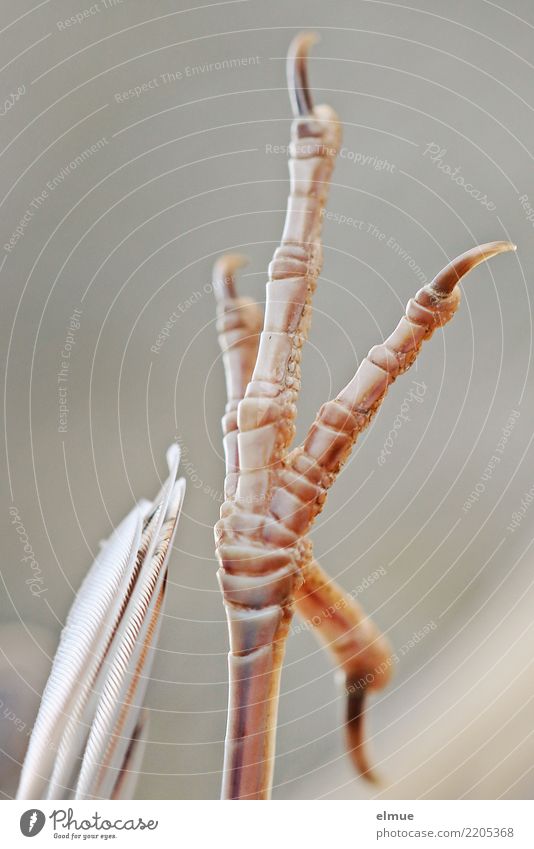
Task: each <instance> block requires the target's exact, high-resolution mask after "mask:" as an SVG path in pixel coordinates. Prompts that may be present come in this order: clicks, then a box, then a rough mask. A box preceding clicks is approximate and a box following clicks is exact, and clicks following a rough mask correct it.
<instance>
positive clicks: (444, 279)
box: [430, 242, 517, 297]
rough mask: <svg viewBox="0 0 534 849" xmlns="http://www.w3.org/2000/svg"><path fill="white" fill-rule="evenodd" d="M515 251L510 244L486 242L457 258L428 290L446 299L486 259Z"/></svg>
mask: <svg viewBox="0 0 534 849" xmlns="http://www.w3.org/2000/svg"><path fill="white" fill-rule="evenodd" d="M515 250H517V248H516V245H513V244H512V242H487V243H486V244H485V245H477V247H476V248H471V250H469V251H465V253H463V254H460V256H457V257H456V259H453V260H452V262H450V263H449V264H448V265H446V266H445V268H444V269H443V270H442V271H440V272H439V274H438V275H437V276H436V277H434V279H433V281H432V283H431V284H430V288H431V289H432V290H433V291H434V292H435V293H436V294H437V295H439V296H440V297H447V295H450V294H451V292H452V291H453V289H454V287H455V286H456V284H457V283H458V282H459V281H460V278H461V277H463V276H464V274H467V273H468V272H469V271H471V270H472V269H473V268H475V267H476V266H477V265H479V264H480V263H481V262H484V261H485V260H487V259H491V257H492V256H496V255H497V254H502V253H506V251H515Z"/></svg>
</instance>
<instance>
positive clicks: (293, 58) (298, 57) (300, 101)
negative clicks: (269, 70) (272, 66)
mask: <svg viewBox="0 0 534 849" xmlns="http://www.w3.org/2000/svg"><path fill="white" fill-rule="evenodd" d="M318 41H319V36H318V35H317V33H315V32H299V34H298V35H296V36H295V38H294V39H293V41H292V42H291V44H290V45H289V50H288V53H287V64H286V70H287V87H288V90H289V99H290V101H291V108H292V109H293V115H294V116H295V118H299V117H302V116H304V115H311V113H312V112H313V101H312V97H311V93H310V86H309V83H308V62H307V59H308V52H309V50H310V47H311V46H312V45H313V44H316V43H317V42H318Z"/></svg>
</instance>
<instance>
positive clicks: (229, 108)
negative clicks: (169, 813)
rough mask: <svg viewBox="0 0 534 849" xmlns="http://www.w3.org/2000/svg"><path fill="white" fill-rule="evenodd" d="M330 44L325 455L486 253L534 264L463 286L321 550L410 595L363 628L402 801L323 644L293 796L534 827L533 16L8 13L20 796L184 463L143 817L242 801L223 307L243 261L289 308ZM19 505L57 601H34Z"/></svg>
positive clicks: (373, 595) (6, 288) (511, 10)
mask: <svg viewBox="0 0 534 849" xmlns="http://www.w3.org/2000/svg"><path fill="white" fill-rule="evenodd" d="M84 10H85V13H84ZM79 13H81V14H82V18H80V21H79V22H76V23H74V24H72V25H70V26H68V25H67V24H66V23H65V21H66V20H67V19H68V18H69V17H71V16H73V15H76V14H79ZM84 14H85V16H84ZM299 29H314V30H317V31H318V32H319V33H320V36H321V41H320V43H319V44H318V45H317V46H316V47H315V48H314V49H313V53H312V58H311V61H310V77H311V82H312V86H313V90H314V92H315V100H316V102H328V103H330V104H332V106H334V107H335V109H336V110H337V111H338V113H339V115H340V117H341V119H342V121H343V123H344V142H343V145H344V147H343V151H342V155H341V156H340V159H339V161H338V164H337V168H336V171H335V174H334V182H333V185H332V190H331V195H330V202H329V210H330V211H331V212H332V213H333V215H332V216H331V217H330V219H329V220H326V221H325V227H324V244H325V250H324V256H325V263H324V270H323V275H322V278H321V281H320V285H319V288H318V292H317V295H316V299H315V304H316V309H315V315H314V321H313V327H312V332H311V337H310V342H309V344H308V345H307V347H306V350H305V356H304V364H303V393H302V398H301V403H300V409H299V436H301V435H302V434H303V433H304V431H305V428H306V427H307V425H308V424H309V423H310V421H311V419H312V417H313V415H314V414H315V411H316V409H317V407H318V406H319V405H320V404H321V403H322V402H323V401H324V400H325V399H326V398H328V397H330V396H332V395H333V393H334V392H335V391H336V390H337V389H339V388H341V387H342V386H343V385H344V384H345V383H346V382H347V381H348V379H349V378H350V377H351V375H352V374H353V372H354V370H355V368H356V367H357V364H358V362H359V361H360V359H361V358H362V357H363V356H364V355H365V353H366V352H367V350H368V349H369V347H370V346H371V345H373V344H375V343H377V342H379V341H381V340H382V339H383V338H384V336H385V335H387V334H388V333H389V332H390V331H391V329H392V328H393V326H394V325H395V323H396V322H397V320H398V319H399V318H400V315H401V313H402V309H403V306H404V304H405V302H406V300H407V299H408V298H409V297H410V296H411V295H412V294H414V293H415V291H416V290H417V289H418V288H420V286H421V285H422V283H423V282H424V280H425V279H426V280H430V279H431V278H432V276H433V275H434V274H435V273H437V272H438V271H439V270H440V268H441V267H442V266H444V265H445V264H446V263H447V262H448V261H449V260H450V259H451V258H452V257H454V256H456V255H457V254H458V253H460V252H462V251H463V250H465V249H467V248H469V247H471V246H473V245H474V244H476V243H478V242H484V241H488V240H493V239H505V238H509V237H510V238H511V239H513V240H514V241H515V242H516V243H517V245H518V251H517V254H516V255H513V254H507V255H504V256H501V257H498V258H496V259H494V260H492V261H491V263H489V264H487V265H485V266H483V267H481V268H479V269H477V270H476V271H475V272H473V274H472V275H471V276H470V277H469V279H468V280H467V281H466V282H465V286H464V287H463V290H464V299H463V303H462V308H461V310H460V312H459V313H458V315H457V317H456V318H455V319H454V321H453V322H452V324H451V325H450V326H448V327H447V328H446V330H445V332H444V333H441V332H438V333H437V334H436V336H435V338H434V339H433V341H432V342H431V343H430V345H428V346H427V347H426V349H425V351H424V353H423V356H422V357H421V359H420V360H419V362H418V364H417V367H416V368H414V370H413V371H412V372H410V373H409V374H408V375H406V376H405V377H404V378H403V379H402V380H400V381H399V382H398V383H397V384H396V385H395V386H394V387H393V388H392V389H391V391H390V394H389V398H388V399H387V403H386V404H385V406H384V408H383V410H382V411H381V413H380V415H379V416H378V418H377V420H376V421H375V423H374V425H373V427H372V429H371V430H370V431H369V432H368V433H367V434H366V435H365V437H364V438H362V439H361V440H360V441H359V443H358V446H357V449H356V450H355V452H354V455H353V457H352V459H351V461H350V463H349V464H348V467H347V468H346V469H345V471H344V473H343V475H342V476H341V478H340V480H339V481H338V483H337V484H336V486H335V488H334V489H333V491H332V492H331V495H330V497H329V500H328V505H327V509H326V510H325V512H324V514H323V515H322V516H321V519H320V521H319V522H318V523H317V527H316V530H315V531H314V534H313V538H314V541H315V546H316V551H317V553H318V555H319V557H320V559H321V561H322V563H323V564H324V565H325V567H326V568H328V569H329V570H330V572H331V574H332V575H334V576H336V577H337V579H338V580H339V582H340V583H342V585H343V586H344V587H345V588H346V589H347V590H349V591H353V592H357V588H358V587H359V586H360V585H361V583H362V581H363V579H364V578H366V577H367V576H369V575H370V574H371V573H373V572H374V571H376V570H380V572H379V576H380V577H379V579H378V580H375V581H374V582H373V583H372V584H371V585H370V586H369V587H368V588H367V589H365V590H364V591H362V592H361V593H360V594H359V595H358V598H359V600H360V601H361V602H362V604H364V605H365V607H366V608H367V609H368V610H369V612H371V613H373V615H374V616H375V618H376V620H377V621H378V622H379V623H380V625H381V627H382V628H383V629H384V630H385V631H386V632H387V633H388V635H389V637H390V639H391V641H392V643H393V645H394V647H395V651H396V653H397V656H398V657H397V661H396V663H395V667H396V668H395V672H396V674H395V679H394V682H393V683H392V685H391V686H390V687H389V688H388V689H387V690H386V691H385V692H383V693H382V694H380V695H378V696H377V697H375V698H374V700H373V703H372V705H371V708H370V710H369V715H368V735H369V740H370V748H371V753H372V758H373V761H374V763H375V764H376V765H377V769H378V771H379V772H380V774H381V777H382V784H381V786H380V787H378V788H376V787H369V786H366V785H365V784H364V783H362V782H361V781H360V780H357V779H355V778H354V776H353V773H352V769H351V766H350V763H349V762H348V759H347V758H346V757H345V755H344V743H343V733H342V713H343V702H342V699H341V696H340V692H339V689H338V687H337V686H336V681H335V676H334V672H333V670H332V668H331V665H330V662H329V660H328V658H327V657H326V655H325V654H324V653H323V651H322V650H321V649H319V648H318V647H317V645H316V643H315V641H314V637H313V635H312V634H311V633H310V632H309V631H307V630H305V629H304V630H300V631H299V632H298V633H295V634H294V635H293V636H292V638H291V639H290V640H289V642H288V651H287V660H286V665H285V670H284V676H283V684H282V689H283V692H282V697H281V703H280V727H279V734H278V758H277V762H276V775H275V789H274V796H275V797H276V798H309V797H314V798H315V797H321V798H365V797H370V796H376V795H378V796H382V797H384V798H386V797H389V798H416V797H434V798H459V797H466V798H496V797H500V796H503V797H507V798H529V797H531V796H532V793H533V790H534V775H533V773H532V764H533V762H534V736H533V726H532V715H533V714H532V698H533V696H534V669H533V666H532V631H533V629H532V609H533V602H534V592H533V589H532V575H533V563H534V556H533V553H532V549H531V543H532V539H533V533H532V527H533V524H534V507H531V501H532V500H533V497H534V488H533V485H534V471H533V468H532V456H533V451H532V446H531V442H532V426H531V421H532V415H533V412H534V404H533V397H532V392H531V354H532V310H531V301H530V298H531V294H532V276H531V269H532V268H533V267H534V240H533V235H534V233H533V226H534V220H529V214H530V208H529V204H532V206H533V207H534V185H533V180H532V174H533V171H532V152H531V149H532V139H533V138H534V118H533V111H532V99H533V98H532V91H533V88H534V87H533V73H532V71H533V65H532V61H533V51H532V43H533V35H534V10H533V8H532V4H531V3H529V2H528V0H510V2H507V3H506V4H502V5H498V4H497V3H493V2H488V1H487V0H474V2H471V3H464V2H460V0H452V1H451V0H447V2H445V0H430V2H422V0H414V2H413V3H412V4H410V5H403V4H401V3H397V2H384V0H365V2H363V0H354V2H342V0H334V2H328V3H326V2H317V0H311V2H310V0H308V2H304V0H292V2H291V3H288V2H279V0H275V1H274V2H269V3H265V2H261V0H230V2H215V3H209V4H201V3H196V4H194V5H192V3H191V0H186V2H183V3H182V2H171V0H158V2H152V3H145V2H141V0H123V2H111V0H107V2H104V0H99V2H98V3H95V4H93V6H91V4H90V3H89V2H88V3H87V4H85V5H84V3H83V2H82V3H81V2H79V0H76V2H74V3H68V2H60V0H45V2H39V3H37V2H36V0H32V2H30V0H17V2H15V0H6V2H4V3H3V4H2V20H1V21H0V40H1V41H0V43H1V45H2V51H1V54H2V65H3V67H2V69H1V75H0V83H1V94H0V103H1V104H3V105H2V108H1V109H0V137H1V154H0V183H1V187H0V191H1V199H0V206H1V207H2V210H1V217H0V221H1V230H2V236H1V240H0V241H1V250H0V282H1V286H2V308H1V311H0V320H1V322H2V329H1V333H0V346H1V352H2V361H3V363H4V364H5V394H4V403H5V406H4V410H5V415H6V430H5V434H6V435H5V441H4V445H3V448H4V451H5V452H6V465H5V466H4V467H3V471H2V478H3V481H4V486H3V496H4V498H5V504H4V507H3V509H2V514H3V520H4V522H3V531H2V541H3V545H2V558H1V575H2V602H1V604H2V609H1V621H2V627H1V628H0V649H1V655H0V659H1V663H0V665H1V667H2V670H4V671H3V672H2V677H1V684H0V700H1V702H2V704H1V705H0V735H1V739H0V748H1V749H2V754H1V755H0V758H1V759H0V764H1V768H0V787H1V791H2V794H3V795H4V797H9V796H11V795H13V793H14V792H15V787H16V772H17V763H19V762H20V759H21V757H22V754H23V750H24V746H25V744H26V741H27V734H28V731H29V729H30V728H31V724H32V721H33V717H34V715H35V711H36V709H37V703H38V699H39V694H40V692H41V691H42V686H43V682H44V680H45V678H46V675H47V672H48V669H49V666H50V662H51V657H52V655H53V651H54V649H55V646H56V644H57V639H58V635H59V631H60V628H61V624H62V622H64V619H65V616H66V613H67V611H68V608H69V606H70V604H71V603H72V600H73V596H74V593H75V592H76V589H77V588H78V587H79V585H80V582H81V580H82V577H83V575H84V574H85V572H86V570H87V569H88V567H89V565H90V563H91V561H92V559H93V556H94V554H95V552H96V551H97V547H98V543H99V541H100V540H102V539H105V538H106V537H107V536H109V534H110V532H111V530H112V528H113V527H114V525H115V524H116V523H118V522H119V521H120V520H121V519H122V517H123V516H124V515H125V513H126V512H127V511H128V510H129V509H130V508H131V506H132V504H133V503H134V501H135V500H137V499H138V498H140V497H143V496H144V497H151V496H153V495H155V493H156V491H157V488H158V483H159V480H160V479H161V478H162V477H163V476H164V475H165V449H166V448H167V446H168V444H169V443H170V442H171V441H172V440H173V439H178V440H179V441H180V443H181V445H182V450H183V474H184V475H185V477H186V478H187V479H188V491H187V496H186V503H185V514H184V515H183V517H182V520H181V524H180V528H179V532H178V535H177V541H176V544H175V550H174V552H173V556H172V561H171V567H170V587H169V593H168V596H167V603H166V615H165V621H164V626H163V630H162V637H161V643H160V647H159V651H158V654H157V658H156V663H155V667H154V671H153V681H152V683H151V685H150V687H149V691H148V707H149V708H150V714H151V724H150V731H149V741H148V744H147V749H146V757H145V760H144V764H143V774H142V776H141V778H140V781H139V784H138V789H137V794H138V796H139V797H144V798H146V797H155V798H159V797H162V798H214V797H216V796H217V795H218V792H219V784H220V768H221V763H222V750H223V743H222V741H223V736H224V728H225V706H226V696H227V686H226V650H227V638H226V628H225V623H224V617H223V610H222V605H221V599H220V596H219V591H218V587H217V583H216V577H215V573H216V564H215V560H214V555H213V532H212V525H213V523H214V521H215V520H216V518H217V515H218V510H219V506H220V501H221V490H222V480H223V460H222V453H221V437H220V416H221V413H222V411H223V406H224V403H225V390H224V383H223V373H222V366H221V361H220V356H219V351H218V345H217V339H216V334H215V328H214V304H213V296H212V294H211V292H210V289H209V281H210V276H211V267H212V263H213V261H214V259H215V257H217V255H218V254H220V253H222V252H225V251H236V250H238V251H242V252H245V253H247V254H248V255H249V256H250V259H251V262H250V266H249V267H248V269H247V270H246V272H245V273H244V274H243V275H242V277H241V290H242V291H243V292H248V293H251V294H252V295H253V296H255V297H256V298H257V299H258V300H262V299H263V292H264V285H265V281H266V269H267V265H268V262H269V259H270V257H271V255H272V252H273V250H274V248H275V246H276V245H277V242H278V240H279V237H280V234H281V228H282V224H283V217H284V208H285V202H286V196H287V190H288V187H287V165H286V156H285V154H284V153H283V152H276V147H277V146H283V145H286V144H287V139H288V133H289V125H290V120H291V116H290V108H289V102H288V97H287V93H286V89H285V53H286V50H287V46H288V44H289V41H290V40H291V38H292V37H293V35H294V34H295V32H296V31H298V30H299ZM136 87H137V90H136ZM129 90H133V95H131V96H128V95H125V94H124V93H125V92H128V91H129ZM48 184H50V185H51V186H52V188H50V185H48ZM530 217H531V218H532V219H534V213H533V214H532V215H530ZM348 218H351V219H353V220H352V221H348V222H347V220H346V219H348ZM17 228H19V234H18V235H16V236H14V234H16V233H17ZM21 233H22V235H20V234H21ZM13 238H14V239H15V241H14V242H13V241H11V242H10V240H13ZM75 310H78V311H79V313H74V311H75ZM175 311H176V312H177V313H178V314H179V319H178V320H177V321H176V322H175V324H174V326H173V328H172V330H171V331H170V332H169V335H168V336H166V337H163V341H161V337H160V342H159V343H158V336H159V334H160V333H161V332H162V328H165V326H166V323H167V322H168V321H169V316H170V315H171V314H172V313H173V312H175ZM72 315H76V316H78V318H79V321H78V322H74V324H79V327H74V330H72V328H71V330H72V332H71V337H70V338H68V337H69V327H70V326H71V316H72ZM66 341H67V342H68V344H69V345H70V354H71V356H70V358H69V368H68V375H67V380H66V381H63V383H62V386H63V387H64V388H65V389H66V394H65V393H64V394H63V396H62V397H63V399H65V397H66V399H67V402H66V405H67V407H68V412H67V413H66V415H64V416H63V419H60V396H59V395H58V388H59V384H58V373H59V372H60V370H61V368H62V360H63V356H62V351H63V350H64V346H65V342H66ZM154 349H155V350H154ZM414 381H417V382H418V385H419V386H420V387H421V386H423V387H424V388H423V389H420V392H421V397H420V398H419V401H416V400H414V395H415V394H416V393H415V390H416V388H417V387H416V384H415V383H414ZM401 410H404V416H405V418H406V417H407V418H409V419H410V421H409V422H407V421H402V423H401V425H400V426H399V419H398V418H397V417H398V415H399V413H400V412H401ZM406 411H408V412H406ZM503 429H504V434H503ZM390 434H391V438H390ZM388 438H389V441H388ZM388 446H389V448H388ZM385 448H386V449H388V450H389V453H387V451H385ZM529 491H530V494H529ZM472 493H474V495H471V494H472ZM470 496H471V497H470ZM11 508H13V509H16V510H17V516H18V519H17V522H18V524H17V525H16V527H20V526H21V525H22V526H23V527H24V529H25V531H26V533H27V535H28V538H29V540H30V543H31V547H32V550H33V552H34V555H35V558H36V561H37V562H38V564H39V568H40V570H41V571H40V575H38V577H39V578H40V579H41V580H40V582H39V583H35V582H34V583H33V584H28V583H26V582H27V580H28V578H29V577H32V573H31V571H30V570H29V569H28V563H27V562H23V561H22V560H21V557H22V556H23V551H22V549H21V545H20V543H19V539H18V534H17V530H16V527H15V524H14V523H13V516H14V514H13V513H11V514H10V512H9V511H10V509H11ZM33 577H34V578H35V577H36V575H35V574H33ZM32 588H33V590H34V592H32ZM37 590H38V591H39V592H37ZM417 632H422V633H423V636H422V637H419V638H414V636H413V635H414V634H416V633H417Z"/></svg>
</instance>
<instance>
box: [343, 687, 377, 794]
mask: <svg viewBox="0 0 534 849" xmlns="http://www.w3.org/2000/svg"><path fill="white" fill-rule="evenodd" d="M345 688H346V692H347V696H348V699H347V718H346V732H347V744H348V749H349V754H350V757H351V759H352V762H353V764H354V766H355V767H356V769H357V770H358V772H359V774H360V775H361V776H362V778H365V780H366V781H369V782H371V783H372V784H378V777H377V775H376V773H375V772H374V771H373V769H372V767H371V765H370V763H369V761H368V759H367V753H366V751H365V739H364V738H365V735H364V714H365V694H366V688H365V687H362V685H361V683H360V681H351V680H350V679H347V681H346V683H345Z"/></svg>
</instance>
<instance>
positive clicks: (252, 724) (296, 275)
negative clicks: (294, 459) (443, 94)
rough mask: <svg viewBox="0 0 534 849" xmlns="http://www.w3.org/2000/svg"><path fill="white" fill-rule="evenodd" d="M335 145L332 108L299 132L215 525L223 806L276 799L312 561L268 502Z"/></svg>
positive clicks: (311, 117)
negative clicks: (222, 632)
mask: <svg viewBox="0 0 534 849" xmlns="http://www.w3.org/2000/svg"><path fill="white" fill-rule="evenodd" d="M300 44H301V46H300V47H299V43H297V49H296V51H295V54H296V55H301V53H302V49H304V47H303V45H304V42H303V40H302V39H301V40H300ZM304 46H305V45H304ZM301 47H302V49H301ZM340 137H341V133H340V127H339V122H338V120H337V116H336V115H335V113H334V112H333V110H332V109H330V108H329V107H327V106H320V107H316V108H315V109H314V110H313V112H312V113H311V114H307V115H305V116H302V117H298V118H297V119H296V120H295V121H294V122H293V125H292V130H291V147H290V161H289V169H290V177H291V192H290V197H289V201H288V211H287V217H286V224H285V228H284V233H283V237H282V244H281V246H280V247H279V248H278V249H277V250H276V251H275V254H274V258H273V261H272V263H271V265H270V268H269V272H270V273H269V282H268V284H267V307H266V314H265V322H264V329H263V332H262V334H261V337H260V344H259V350H258V356H257V361H256V364H255V367H254V372H253V375H252V379H251V381H250V383H249V384H248V387H247V389H246V392H245V397H244V398H243V399H242V400H241V401H240V402H239V405H238V411H237V418H238V427H239V433H238V436H237V450H238V455H239V471H238V472H237V479H236V485H235V486H234V481H233V480H231V481H230V485H229V486H228V485H227V489H228V491H229V492H231V491H232V490H235V494H234V495H231V496H229V497H228V498H227V499H226V501H225V503H224V504H223V507H222V509H221V519H220V521H219V522H218V523H217V525H216V528H215V532H216V547H217V556H218V559H219V563H220V569H219V572H218V575H219V581H220V584H221V588H222V591H223V595H224V601H225V606H226V611H227V617H228V623H229V630H230V655H229V675H230V705H229V715H228V728H227V742H226V750H225V766H224V782H223V797H225V798H266V797H267V796H268V795H269V793H270V787H271V781H272V769H273V756H274V737H275V728H276V714H277V705H278V694H279V686H280V669H281V665H282V659H283V654H284V646H285V640H286V637H287V633H288V628H289V623H290V621H291V617H292V613H293V601H294V595H295V590H296V588H297V587H298V586H299V585H300V584H301V583H302V581H303V569H302V567H303V565H304V563H305V562H307V561H308V560H309V544H307V543H306V542H305V541H304V540H302V539H300V538H299V536H298V535H297V534H294V533H292V532H291V531H288V530H287V529H285V528H284V527H283V526H282V525H281V523H280V522H278V520H277V518H276V517H275V516H273V515H272V514H271V511H270V503H271V497H272V494H273V492H274V491H275V489H276V487H277V486H278V483H279V472H280V470H281V469H282V460H283V458H284V457H285V455H286V453H287V449H288V447H289V444H290V442H291V440H292V438H293V435H294V430H295V424H294V422H295V416H296V406H295V405H296V400H297V396H298V389H299V387H300V352H301V348H302V345H303V343H304V341H305V339H306V336H307V331H308V325H309V321H310V317H311V296H312V293H313V291H314V289H315V286H316V281H317V277H318V274H319V270H320V266H321V245H320V238H319V237H320V228H321V220H322V214H321V213H322V210H323V208H324V204H325V201H326V194H327V191H328V185H329V181H330V176H331V173H332V169H333V165H334V158H335V156H336V154H337V151H338V148H339V144H340Z"/></svg>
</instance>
